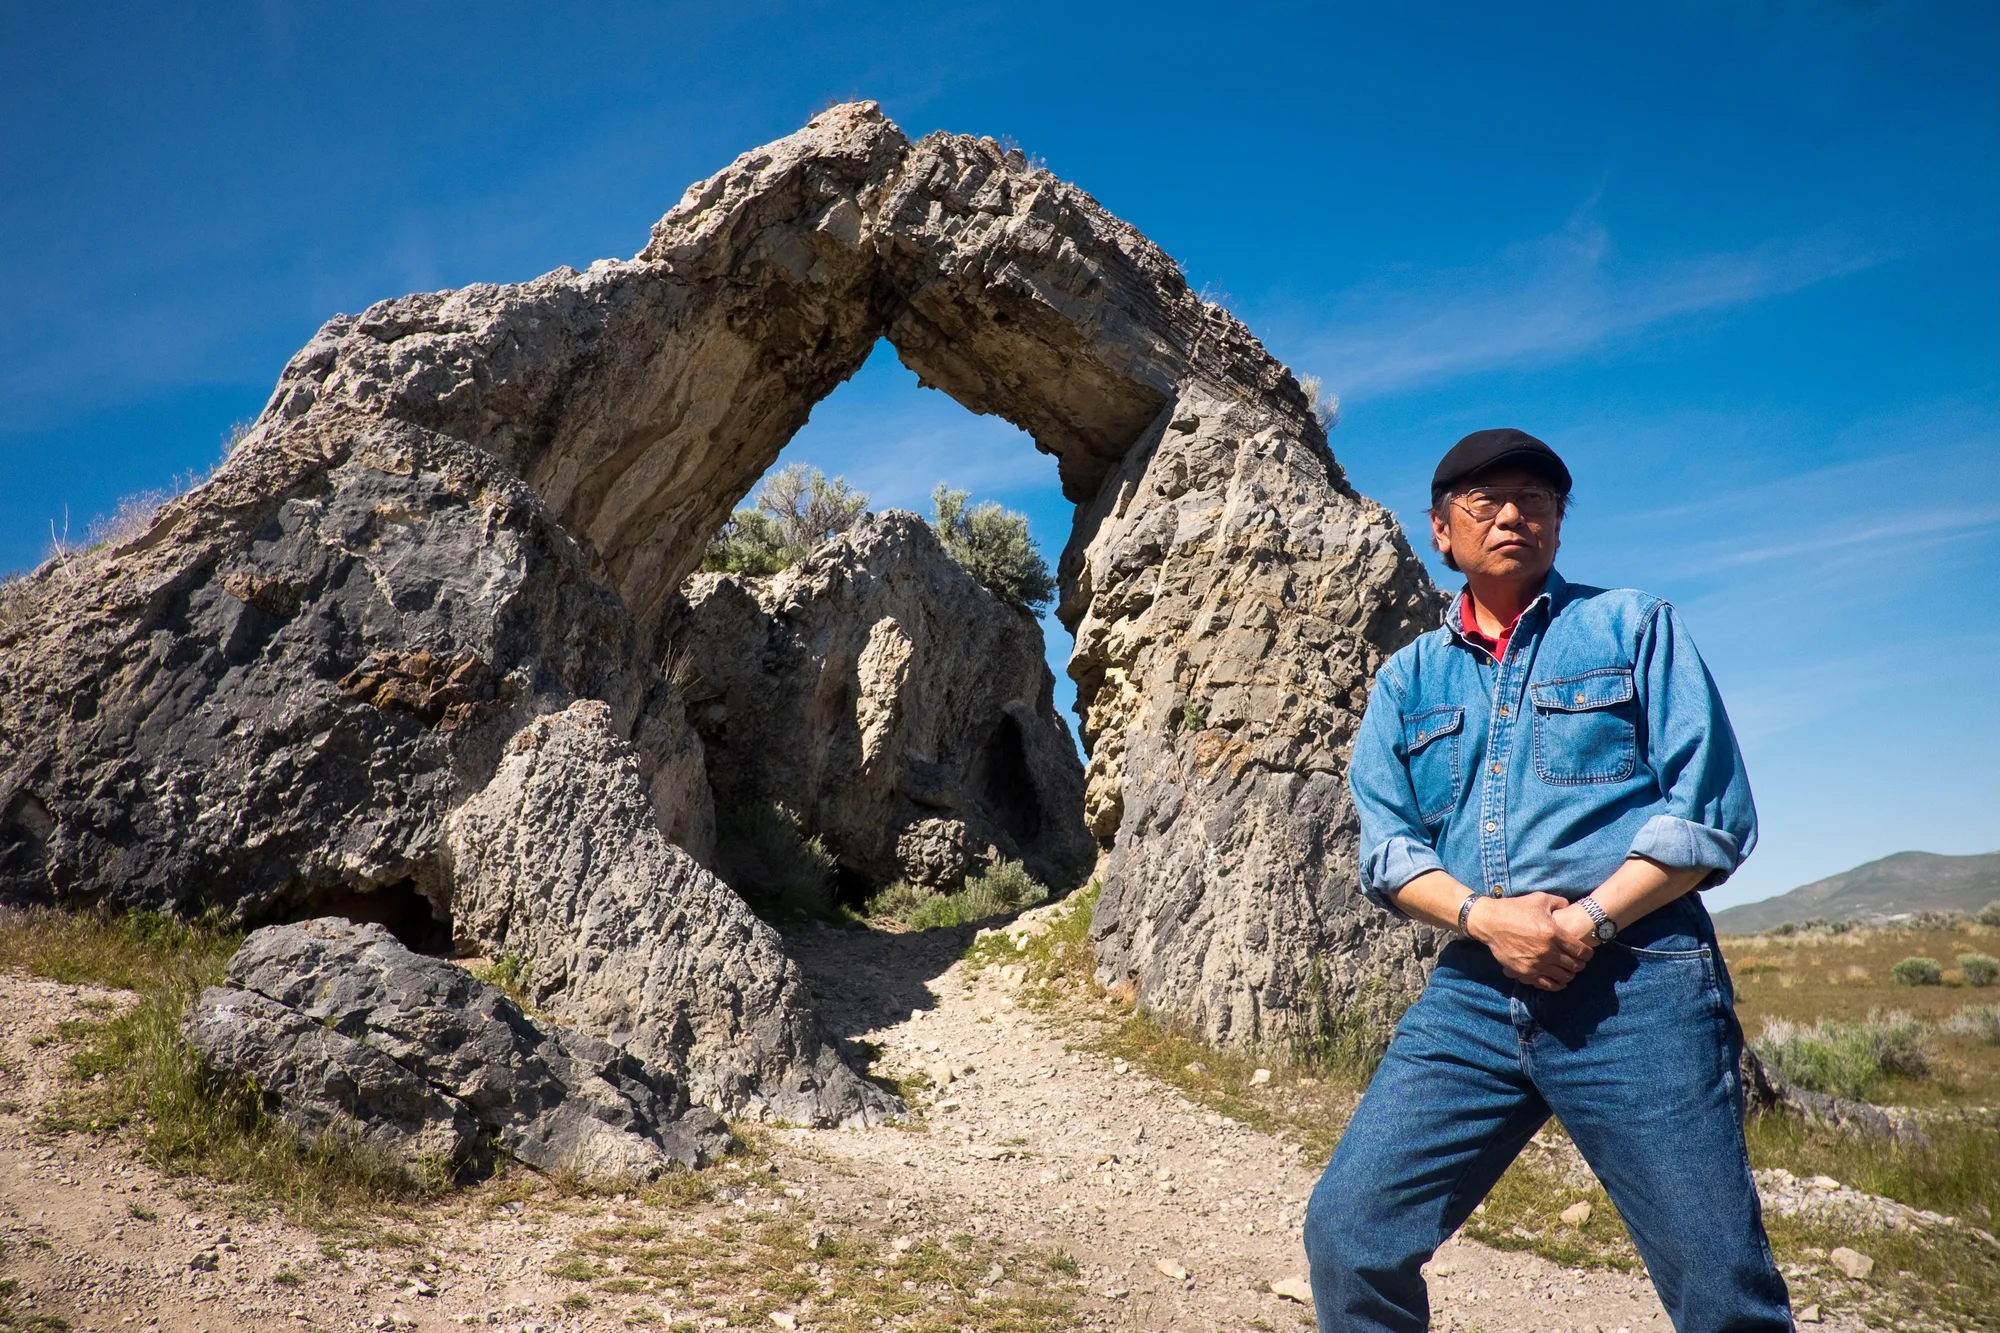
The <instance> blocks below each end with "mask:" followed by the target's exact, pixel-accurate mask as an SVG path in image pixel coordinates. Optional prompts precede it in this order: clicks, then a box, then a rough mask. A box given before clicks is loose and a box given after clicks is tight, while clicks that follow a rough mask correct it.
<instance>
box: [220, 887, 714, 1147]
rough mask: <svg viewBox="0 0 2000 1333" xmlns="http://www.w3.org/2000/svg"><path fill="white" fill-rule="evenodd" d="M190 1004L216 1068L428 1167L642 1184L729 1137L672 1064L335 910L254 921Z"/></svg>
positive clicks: (310, 1128)
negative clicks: (494, 1165)
mask: <svg viewBox="0 0 2000 1333" xmlns="http://www.w3.org/2000/svg"><path fill="white" fill-rule="evenodd" d="M226 975H227V979H228V982H229V984H228V985H227V986H210V987H208V988H207V989H206V990H204V991H203V992H202V993H201V996H200V998H199V999H198V1000H197V1001H196V1003H195V1006H194V1010H193V1012H192V1013H191V1014H190V1015H189V1017H188V1020H187V1025H186V1031H187V1035H188V1039H189V1041H190V1042H191V1043H192V1044H193V1046H194V1048H195V1050H196V1051H197V1052H198V1053H199V1054H200V1056H201V1058H202V1060H203V1062H204V1063H206V1064H207V1065H208V1066H209V1067H210V1068H212V1069H216V1070H219V1071H223V1072H226V1073H229V1074H233V1075H236V1076H239V1077H243V1078H249V1079H252V1080H254V1081H255V1084H256V1086H257V1087H258V1088H260V1089H261V1090H263V1092H264V1094H265V1096H266V1097H267V1099H269V1100H270V1101H272V1102H274V1103H275V1106H274V1107H273V1108H272V1109H274V1110H275V1111H276V1112H277V1113H278V1114H279V1115H280V1116H281V1117H282V1118H284V1119H285V1120H287V1121H289V1122H290V1123H292V1124H294V1125H296V1126H297V1127H298V1128H300V1129H301V1130H303V1131H305V1132H307V1133H318V1132H322V1131H326V1130H329V1129H331V1130H336V1131H340V1132H351V1133H353V1134H355V1136H356V1137H357V1138H359V1140H360V1141H361V1142H362V1143H364V1144H366V1145H368V1146H370V1147H373V1148H376V1149H379V1150H382V1151H384V1152H386V1153H387V1154H389V1155H390V1156H392V1157H394V1158H397V1159H400V1160H403V1161H405V1162H408V1163H411V1164H419V1163H422V1162H423V1161H425V1160H426V1159H428V1160H430V1161H433V1162H462V1161H466V1160H468V1159H471V1158H474V1157H476V1156H478V1155H480V1154H481V1153H482V1152H483V1151H485V1149H486V1144H485V1140H486V1138H487V1137H488V1136H490V1137H491V1139H492V1142H493V1144H494V1145H495V1146H497V1147H499V1148H500V1149H502V1150H504V1151H505V1152H507V1153H508V1154H510V1155H512V1156H514V1157H517V1158H519V1159H520V1160H521V1161H523V1162H526V1163H527V1164H528V1165H530V1166H532V1167H535V1168H536V1169H538V1170H542V1171H558V1170H561V1171H570V1172H574V1173H575V1174H576V1175H577V1176H578V1177H579V1178H582V1179H585V1180H605V1181H620V1180H635V1179H647V1178H650V1177H652V1176H655V1175H657V1174H659V1172H660V1171H661V1170H663V1169H664V1168H665V1167H666V1166H667V1165H668V1164H669V1163H671V1162H678V1163H680V1164H682V1165H684V1166H688V1167H694V1166H700V1165H704V1164H706V1163H708V1162H710V1161H712V1160H714V1159H715V1158H716V1157H718V1156H720V1155H721V1154H722V1153H723V1152H724V1151H726V1150H727V1148H728V1145H729V1131H728V1128H727V1127H726V1126H725V1125H724V1124H723V1122H722V1119H721V1117H719V1116H717V1115H716V1114H715V1113H714V1112H713V1111H711V1110H709V1109H708V1108H706V1107H703V1106H690V1104H689V1101H688V1096H687V1092H686V1089H685V1088H684V1087H683V1086H682V1084H681V1083H680V1081H679V1080H678V1079H676V1078H675V1077H674V1076H673V1075H672V1074H670V1073H668V1072H666V1071H665V1070H662V1069H660V1068H658V1067H657V1066H655V1065H652V1064H649V1063H647V1062H646V1061H644V1060H641V1059H639V1058H638V1057H637V1056H635V1055H632V1054H630V1053H628V1052H625V1051H621V1050H619V1049H618V1048H616V1047H614V1046H612V1045H610V1044H609V1043H607V1042H603V1041H599V1040H598V1039H596V1038H595V1037H590V1036H586V1035H585V1034H583V1033H581V1032H577V1031H575V1030H574V1029H569V1028H563V1027H556V1026H552V1025H547V1024H542V1023H538V1022H536V1021H535V1020H533V1019H531V1018H529V1017H528V1016H527V1015H526V1014H524V1013H523V1012H522V1011H521V1009H520V1006H518V1005H516V1004H515V1003H514V1002H513V1001H512V1000H510V999H508V998H507V997H506V996H505V995H504V994H502V993H501V992H500V991H499V990H498V989H497V988H495V987H493V986H490V985H488V984H486V983H485V982H482V981H479V980H478V979H476V978H475V977H473V976H472V975H471V974H470V973H469V972H467V971H465V969H463V968H461V967H458V966H457V965H455V964H453V963H449V962H446V961H445V960H443V959H439V958H430V957H426V956H424V955H422V954H417V953H412V952H411V951H410V950H408V949H406V948H404V947H403V946H402V945H401V944H399V943H397V941H396V939H395V937H394V936H392V935H390V934H389V932H388V931H386V930H384V929H383V928H382V927H380V926H376V925H355V924H353V923H351V922H348V921H345V920H341V919H339V918H322V919H319V920H315V921H306V922H300V923H298V924H296V925H287V926H268V927H266V928H264V929H263V930H259V931H254V932H252V933H251V935H250V936H249V938H248V939H246V940H244V942H243V947H242V948H241V949H239V950H238V951H237V953H236V955H235V956H234V957H233V958H231V959H230V960H229V967H228V970H227V974H226Z"/></svg>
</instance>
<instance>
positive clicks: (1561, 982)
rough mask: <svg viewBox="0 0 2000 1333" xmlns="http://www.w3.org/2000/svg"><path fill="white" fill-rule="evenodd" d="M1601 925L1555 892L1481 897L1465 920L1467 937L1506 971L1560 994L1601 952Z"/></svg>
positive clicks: (1531, 983) (1521, 981)
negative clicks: (1598, 945) (1478, 944)
mask: <svg viewBox="0 0 2000 1333" xmlns="http://www.w3.org/2000/svg"><path fill="white" fill-rule="evenodd" d="M1596 925H1597V923H1596V922H1595V921H1593V920H1592V919H1591V916H1590V913H1588V912H1586V911H1584V910H1583V908H1581V907H1579V906H1577V905H1576V904H1575V903H1573V902H1570V901H1569V900H1568V899H1567V898H1562V897H1558V896H1557V895H1555V894H1553V893H1524V894H1522V895H1521V896H1519V897H1518V898H1486V897H1481V898H1479V899H1478V900H1477V901H1475V902H1474V903H1473V904H1472V911H1471V912H1470V913H1469V914H1468V915H1467V917H1466V920H1465V930H1466V933H1467V934H1468V935H1470V936H1472V938H1473V939H1475V940H1478V941H1479V942H1480V943H1481V944H1483V945H1485V946H1486V947H1487V948H1488V949H1489V950H1491V951H1492V954H1493V958H1494V961H1496V962H1498V963H1499V964H1500V970H1501V971H1502V972H1505V973H1506V974H1507V975H1508V976H1509V977H1511V978H1512V979H1513V980H1515V981H1518V982H1520V983H1522V984H1523V985H1528V986H1534V987H1536V988H1537V989H1539V990H1546V991H1558V990H1561V989H1562V988H1563V987H1565V986H1567V985H1569V983H1570V982H1571V981H1573V980H1575V978H1576V974H1577V973H1579V972H1581V971H1583V967H1584V964H1585V963H1588V962H1589V961H1590V958H1591V955H1592V954H1594V953H1596V952H1597V935H1596Z"/></svg>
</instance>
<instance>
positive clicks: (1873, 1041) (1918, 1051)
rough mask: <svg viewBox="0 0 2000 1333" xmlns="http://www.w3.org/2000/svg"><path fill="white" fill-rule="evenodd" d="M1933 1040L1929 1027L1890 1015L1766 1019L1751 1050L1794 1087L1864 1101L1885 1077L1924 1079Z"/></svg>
mask: <svg viewBox="0 0 2000 1333" xmlns="http://www.w3.org/2000/svg"><path fill="white" fill-rule="evenodd" d="M1932 1037H1933V1030H1932V1028H1931V1025H1930V1024H1928V1023H1923V1022H1919V1021H1918V1020H1916V1019H1914V1018H1912V1017H1910V1015H1908V1014H1906V1013H1903V1012H1902V1011H1901V1010H1892V1011H1891V1012H1889V1013H1888V1014H1880V1013H1875V1012H1870V1013H1869V1015H1868V1017H1867V1018H1865V1019H1863V1020H1861V1021H1860V1022H1841V1021H1838V1020H1832V1019H1821V1020H1819V1021H1818V1022H1816V1023H1810V1024H1808V1023H1794V1022H1792V1021H1791V1020H1789V1019H1784V1018H1771V1019H1766V1020H1765V1022H1764V1030H1763V1032H1762V1033H1761V1034H1759V1035H1758V1037H1757V1039H1756V1041H1755V1042H1754V1043H1753V1045H1754V1046H1755V1047H1756V1050H1757V1055H1758V1057H1759V1058H1761V1059H1762V1060H1763V1061H1764V1063H1765V1064H1766V1065H1767V1066H1768V1067H1770V1068H1771V1069H1772V1070H1774V1071H1775V1072H1777V1073H1778V1074H1780V1075H1782V1076H1784V1077H1785V1078H1786V1079H1788V1080H1790V1081H1791V1082H1792V1083H1795V1084H1797V1085H1798V1086H1799V1087H1801V1088H1805V1089H1808V1090H1810V1091H1812V1092H1828V1093H1832V1094H1833V1095H1835V1096H1837V1097H1848V1098H1853V1099H1855V1100H1861V1101H1865V1100H1867V1099H1868V1097H1869V1096H1870V1095H1871V1094H1873V1093H1874V1092H1875V1091H1876V1089H1877V1088H1878V1087H1880V1086H1881V1084H1882V1082H1883V1080H1884V1079H1885V1078H1887V1077H1888V1076H1890V1075H1901V1076H1902V1077H1904V1078H1907V1079H1920V1078H1924V1077H1926V1076H1927V1075H1929V1073H1930V1072H1931V1066H1932V1062H1933V1059H1934V1055H1933V1049H1932V1046H1933V1043H1932Z"/></svg>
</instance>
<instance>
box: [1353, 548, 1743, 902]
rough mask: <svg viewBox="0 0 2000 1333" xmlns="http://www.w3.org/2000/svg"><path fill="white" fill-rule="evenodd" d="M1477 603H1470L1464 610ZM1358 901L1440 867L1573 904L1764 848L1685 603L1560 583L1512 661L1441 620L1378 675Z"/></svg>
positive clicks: (1529, 615)
mask: <svg viewBox="0 0 2000 1333" xmlns="http://www.w3.org/2000/svg"><path fill="white" fill-rule="evenodd" d="M1464 596H1465V594H1464V593H1462V592H1461V593H1460V594H1459V597H1460V598H1463V597H1464ZM1348 782H1349V784H1350V786H1351V787H1352V789H1353V792H1354V807H1355V809H1356V810H1357V811H1358V812H1359V814H1360V816H1361V889H1362V892H1363V893H1365V894H1367V896H1368V897H1369V899H1370V900H1371V901H1373V902H1375V903H1376V904H1378V905H1380V906H1382V907H1385V908H1388V909H1389V910H1390V911H1392V912H1393V911H1395V910H1396V909H1395V907H1394V905H1393V904H1391V903H1390V901H1389V899H1388V896H1387V895H1388V894H1390V893H1391V892H1393V891H1395V890H1397V889H1400V888H1402V887H1403V886H1404V885H1405V884H1407V883H1409V882H1410V881H1411V880H1413V879H1415V878H1416V877H1417V876H1418V875H1421V874H1423V873H1425V872H1426V871H1430V870H1439V869H1442V870H1444V871H1446V872H1448V873H1449V874H1450V875H1451V876H1452V877H1453V878H1454V879H1456V880H1458V881H1459V882H1460V883H1462V884H1465V885H1467V886H1469V887H1471V888H1474V889H1477V890H1479V891H1481V892H1484V893H1488V894H1492V895H1495V896H1501V895H1506V896H1513V895H1517V894H1523V893H1535V892H1543V893H1555V894H1560V895H1562V896H1563V897H1565V898H1569V899H1572V900H1574V899H1576V898H1580V897H1582V896H1583V895H1584V894H1586V893H1588V892H1590V891H1591V890H1592V889H1594V888H1596V887H1597V886H1598V885H1599V884H1601V883H1603V882H1604V881H1605V880H1606V879H1607V878H1609V877H1610V875H1611V873H1612V872H1613V871H1615V870H1616V869H1618V867H1619V865H1620V864H1621V863H1622V862H1623V861H1624V860H1625V859H1626V858H1627V857H1630V856H1635V855H1643V856H1646V857H1649V858H1651V859H1652V860H1655V861H1658V862H1660V863H1661V864H1662V865H1667V866H1673V867H1677V868H1683V867H1684V868H1692V867H1697V866H1705V867H1707V868H1708V869H1709V870H1711V871H1713V872H1714V873H1713V874H1711V875H1710V876H1709V877H1708V878H1707V879H1706V880H1704V881H1703V885H1702V887H1704V888H1706V887H1707V886H1709V885H1711V884H1719V883H1721V882H1722V881H1723V880H1725V879H1727V878H1728V877H1729V875H1730V872H1731V871H1733V870H1735V869H1736V867H1737V866H1738V865H1740V864H1742V861H1743V858H1744V857H1746V856H1748V855H1749V854H1750V849H1751V848H1752V847H1754V846H1756V843H1757V811H1756V807H1755V806H1754V805H1753V804H1752V802H1751V799H1750V779H1749V775H1748V774H1746V773H1745V772H1744V770H1743V756H1742V754H1741V753H1740V752H1739V751H1738V750H1737V748H1736V734H1735V732H1733V731H1732V730H1731V729H1730V726H1729V717H1728V715H1727V714H1726V713H1724V712H1723V709H1722V699H1721V696H1720V695H1718V694H1717V693H1716V689H1715V682H1714V681H1713V680H1711V679H1710V678H1709V675H1708V668H1707V667H1705V666H1703V665H1702V661H1701V657H1700V655H1699V654H1697V653H1696V652H1695V647H1694V641H1693V640H1692V639H1690V638H1689V637H1688V632H1687V630H1686V629H1685V628H1684V627H1683V626H1682V625H1681V622H1680V618H1679V617H1678V616H1676V615H1675V614H1674V609H1673V607H1671V606H1669V605H1668V604H1667V603H1666V602H1664V601H1662V600H1660V599H1659V598H1657V597H1652V596H1649V595H1647V594H1646V593H1643V592H1635V591H1633V590H1632V589H1629V588H1620V589H1611V590H1607V589H1603V588H1587V587H1584V586H1582V585H1581V584H1574V583H1569V582H1566V581H1565V580H1564V579H1563V577H1562V576H1561V575H1560V574H1557V573H1555V572H1554V571H1553V570H1551V571H1550V573H1549V579H1548V583H1547V585H1546V586H1545V587H1544V588H1543V590H1542V594H1541V596H1540V597H1538V598H1536V599H1535V600H1534V602H1533V603H1531V604H1530V605H1529V607H1528V609H1527V610H1526V611H1524V612H1523V613H1522V614H1521V618H1520V620H1519V621H1518V622H1517V623H1516V625H1515V628H1514V635H1513V638H1512V639H1511V640H1509V642H1508V645H1507V655H1506V658H1505V660H1504V661H1501V662H1498V663H1496V662H1495V661H1494V660H1493V657H1492V654H1491V653H1489V652H1487V651H1486V649H1484V648H1482V647H1478V646H1476V645H1474V644H1473V642H1472V641H1471V640H1469V639H1467V638H1466V637H1465V635H1464V633H1463V631H1462V630H1461V629H1460V628H1459V603H1458V601H1457V600H1456V599H1455V600H1454V601H1453V602H1452V605H1451V608H1450V610H1448V611H1447V612H1446V613H1445V618H1444V623H1443V624H1442V625H1441V626H1439V627H1438V628H1437V629H1434V630H1432V631H1430V632H1429V633H1427V634H1425V635H1424V636H1423V637H1422V638H1420V639H1418V640H1417V641H1416V642H1415V643H1412V644H1410V645H1409V646H1408V647H1407V648H1404V649H1403V650H1402V651H1401V652H1399V653H1397V654H1396V655H1395V656H1394V657H1392V658H1390V659H1389V660H1388V661H1387V662H1386V663H1384V664H1383V666H1382V670H1381V671H1380V672H1378V673H1377V674H1376V677H1375V686H1374V689H1373V691H1372V692H1371V693H1370V694H1369V697H1368V713H1367V715H1366V716H1365V717H1364V718H1363V719H1362V721H1361V731H1360V734H1359V735H1358V736H1357V737H1356V738H1355V742H1354V759H1353V762H1352V764H1351V765H1350V766H1349V768H1348Z"/></svg>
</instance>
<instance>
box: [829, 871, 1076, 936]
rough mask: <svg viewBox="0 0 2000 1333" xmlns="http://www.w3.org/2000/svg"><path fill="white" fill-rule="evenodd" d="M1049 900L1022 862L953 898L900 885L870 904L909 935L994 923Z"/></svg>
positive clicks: (987, 874)
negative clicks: (994, 920) (990, 921)
mask: <svg viewBox="0 0 2000 1333" xmlns="http://www.w3.org/2000/svg"><path fill="white" fill-rule="evenodd" d="M1048 900H1049V887H1048V885H1046V884H1043V883H1042V882H1041V881H1040V880H1038V879H1036V878H1035V877H1034V876H1032V875H1030V874H1029V873H1028V868H1027V867H1026V866H1025V865H1023V864H1022V863H1021V862H1019V861H999V862H996V863H995V864H993V865H991V866H988V867H987V868H986V869H985V870H983V871H981V872H980V873H979V874H978V875H975V876H973V877H972V878H970V879H968V880H966V881H965V885H964V887H963V888H959V889H955V890H953V891H951V892H949V893H946V892H943V891H941V890H938V889H932V888H925V887H923V886H921V885H915V884H910V883H907V882H905V881H903V880H898V881H896V882H895V883H894V884H891V885H890V886H889V887H888V888H886V889H884V890H883V891H882V892H881V893H878V894H876V895H875V897H873V898H871V899H869V901H868V915H869V916H870V917H872V918H874V919H876V920H878V921H890V922H894V923H895V924H897V925H899V926H901V927H903V929H905V930H942V929H950V928H952V927H956V926H969V925H972V924H973V923H974V922H978V921H989V920H992V919H993V918H994V917H1000V916H1006V915H1009V914H1011V913H1014V912H1019V911H1022V910H1024V909H1026V908H1029V907H1037V906H1040V905H1041V904H1042V903H1045V902H1047V901H1048Z"/></svg>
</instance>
